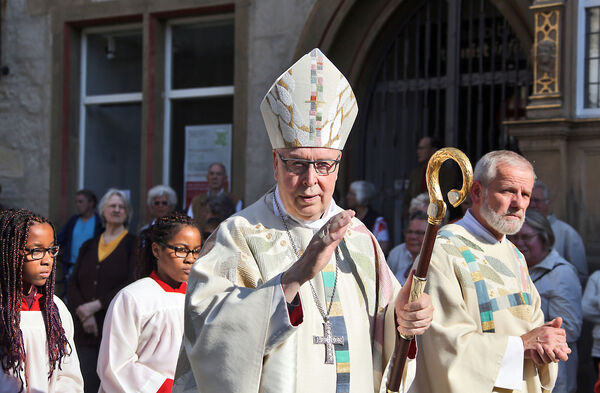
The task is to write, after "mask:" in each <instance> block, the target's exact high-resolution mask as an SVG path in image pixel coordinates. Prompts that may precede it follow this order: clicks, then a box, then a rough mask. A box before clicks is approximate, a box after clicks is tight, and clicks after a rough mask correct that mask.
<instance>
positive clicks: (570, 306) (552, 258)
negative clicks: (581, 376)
mask: <svg viewBox="0 0 600 393" xmlns="http://www.w3.org/2000/svg"><path fill="white" fill-rule="evenodd" d="M509 239H510V240H511V241H512V242H513V243H514V244H515V246H517V248H518V249H519V251H521V253H523V256H524V257H525V261H526V262H527V266H528V267H529V275H530V276H531V280H532V281H533V283H534V284H535V287H536V288H537V290H538V292H539V293H540V296H541V298H542V311H543V312H544V317H545V319H546V322H547V321H551V320H552V319H554V318H556V317H561V318H562V319H563V324H562V328H564V329H565V331H566V333H567V343H568V344H569V348H571V351H572V352H571V354H570V355H569V360H568V361H567V362H560V363H559V365H558V379H557V380H556V385H555V386H554V390H553V391H552V392H554V393H565V392H575V391H576V390H577V339H578V338H579V334H580V332H581V323H582V312H581V285H580V284H579V278H578V277H577V271H576V270H575V267H574V266H573V265H572V264H571V263H569V262H568V261H566V260H565V259H564V258H563V257H561V256H560V255H559V254H558V252H556V250H554V249H553V248H552V245H553V244H554V234H553V233H552V227H551V226H550V222H549V221H548V219H547V218H546V217H544V215H543V214H541V213H539V212H537V211H535V210H527V214H526V216H525V223H524V224H523V227H522V228H521V230H520V231H519V232H518V233H517V234H516V235H512V236H509Z"/></svg>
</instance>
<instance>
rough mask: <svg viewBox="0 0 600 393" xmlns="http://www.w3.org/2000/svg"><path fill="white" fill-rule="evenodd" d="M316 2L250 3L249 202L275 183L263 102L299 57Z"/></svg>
mask: <svg viewBox="0 0 600 393" xmlns="http://www.w3.org/2000/svg"><path fill="white" fill-rule="evenodd" d="M282 3H285V6H282ZM315 3H316V0H294V1H291V0H284V1H282V0H260V1H253V2H252V3H251V5H250V8H249V29H248V30H249V36H248V109H247V110H248V132H247V136H246V190H245V200H246V204H247V205H249V204H250V203H252V202H254V201H255V200H256V199H258V198H259V197H260V196H261V195H262V194H264V193H265V192H266V191H267V190H268V189H269V188H271V186H273V185H274V184H275V180H274V179H273V166H272V164H271V162H272V158H271V157H272V154H271V144H270V143H269V138H268V136H267V132H266V130H265V126H264V123H263V120H262V116H261V114H260V109H259V107H260V102H261V101H262V99H263V97H264V96H265V93H266V92H267V91H268V90H269V88H270V87H271V84H272V83H273V82H274V81H275V79H276V78H277V77H278V76H279V75H281V74H282V73H283V72H284V71H285V70H286V69H287V68H288V67H289V66H291V65H292V64H293V62H294V61H295V60H297V59H295V58H294V51H295V49H296V46H297V44H298V39H299V37H300V33H301V32H302V29H303V27H304V25H305V24H306V21H307V19H308V17H309V15H310V12H311V10H312V8H313V6H314V4H315ZM315 45H316V44H315Z"/></svg>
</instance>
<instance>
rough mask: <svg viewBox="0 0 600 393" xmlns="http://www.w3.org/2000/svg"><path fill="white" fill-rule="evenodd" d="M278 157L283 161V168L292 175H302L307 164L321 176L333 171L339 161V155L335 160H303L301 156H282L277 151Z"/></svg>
mask: <svg viewBox="0 0 600 393" xmlns="http://www.w3.org/2000/svg"><path fill="white" fill-rule="evenodd" d="M277 155H278V156H279V159H280V160H281V161H283V164H284V165H285V169H286V170H287V171H288V172H292V173H293V174H294V175H302V174H304V173H306V171H307V170H308V166H309V165H312V166H313V167H314V168H315V172H317V174H319V175H321V176H325V175H329V174H331V173H333V172H335V168H336V167H337V165H338V164H339V163H340V156H338V158H337V160H315V161H312V160H304V159H301V158H283V156H282V155H281V154H279V153H277Z"/></svg>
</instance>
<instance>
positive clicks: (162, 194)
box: [140, 184, 177, 232]
mask: <svg viewBox="0 0 600 393" xmlns="http://www.w3.org/2000/svg"><path fill="white" fill-rule="evenodd" d="M146 203H147V204H148V209H150V218H151V221H150V222H149V223H148V224H146V225H144V226H143V227H141V228H140V232H142V231H144V230H145V229H147V228H148V227H149V226H150V225H152V224H154V222H155V221H156V220H157V219H158V218H161V217H164V216H166V215H167V214H169V213H171V212H172V211H173V210H174V209H175V206H176V205H177V193H175V190H173V189H172V188H171V187H169V186H166V185H164V184H159V185H158V186H154V187H152V188H151V189H150V190H148V196H147V197H146Z"/></svg>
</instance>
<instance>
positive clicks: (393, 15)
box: [0, 0, 600, 270]
mask: <svg viewBox="0 0 600 393" xmlns="http://www.w3.org/2000/svg"><path fill="white" fill-rule="evenodd" d="M596 3H598V2H597V1H595V0H585V1H579V2H576V1H568V0H552V1H550V0H535V1H534V0H529V1H520V0H504V1H500V0H486V1H474V0H463V1H448V0H426V1H413V0H369V1H361V0H352V1H348V0H339V1H338V0H336V1H316V0H293V1H292V0H128V1H125V0H54V1H42V0H0V4H1V9H0V10H1V11H0V12H1V16H0V32H1V47H0V66H4V67H6V68H7V69H8V73H7V74H6V75H4V73H0V184H1V185H2V194H0V203H3V204H6V205H8V206H24V207H27V208H31V209H34V210H37V211H39V212H41V213H42V214H46V215H49V216H50V217H51V218H52V219H53V220H54V221H55V222H56V223H57V224H59V225H60V224H62V223H63V222H64V220H65V219H66V218H67V217H68V216H69V215H70V214H72V213H73V206H72V203H71V200H72V195H73V193H74V192H75V191H76V190H77V189H78V188H80V187H91V188H93V189H94V190H95V191H97V192H98V193H99V194H101V193H103V192H104V190H105V189H106V187H107V186H108V185H109V184H112V185H115V186H117V187H120V188H127V189H130V191H131V195H132V197H133V198H132V199H133V202H134V205H135V206H136V209H137V211H136V216H137V221H138V224H141V223H143V221H145V220H146V219H147V215H148V212H147V210H146V208H145V198H144V195H145V192H146V190H148V189H149V188H150V187H152V186H153V185H155V184H160V183H165V182H166V183H169V184H171V185H172V186H174V188H175V189H176V191H178V193H180V197H181V193H183V175H182V174H181V172H182V168H183V159H184V158H183V148H180V147H179V146H180V145H182V144H183V140H184V139H183V138H184V137H183V135H184V134H183V133H184V131H183V130H184V128H185V126H186V125H188V123H189V124H210V123H211V122H212V123H228V124H232V133H231V135H232V140H231V145H230V146H231V162H230V166H231V168H229V171H230V172H229V177H230V179H229V181H230V187H231V190H232V191H233V193H235V194H237V195H241V196H243V197H244V200H245V201H246V202H247V203H250V202H252V201H254V200H256V198H258V197H259V196H260V195H262V194H263V193H264V192H265V191H266V190H268V189H269V188H270V187H271V186H272V185H273V183H274V181H273V177H272V170H271V166H270V164H269V165H265V162H269V161H270V159H271V158H270V157H271V153H270V150H269V144H268V139H267V136H266V133H265V132H264V126H263V123H262V119H261V116H260V113H259V110H258V107H259V104H260V101H261V100H262V98H263V95H264V93H265V92H266V91H267V90H268V88H269V87H270V84H271V83H272V81H273V80H274V79H275V78H276V77H277V76H278V75H279V74H280V73H281V71H282V70H284V69H285V68H286V67H288V66H289V65H290V64H292V63H293V61H295V60H296V59H298V58H299V57H300V56H301V55H302V54H304V53H306V52H307V51H308V50H310V49H311V48H313V47H317V46H318V47H320V48H321V49H322V50H323V51H324V53H326V54H327V55H328V57H330V58H331V59H332V60H333V61H334V62H335V63H336V64H337V65H338V66H339V68H340V69H341V70H342V71H343V72H344V73H345V75H347V77H348V79H349V80H350V82H351V83H352V85H353V87H354V90H355V92H356V95H357V99H358V103H359V118H358V121H357V124H356V126H355V130H354V131H353V134H352V135H351V137H350V139H349V142H348V149H347V152H346V154H345V155H344V157H343V160H344V162H343V166H342V170H341V173H340V181H339V182H338V183H339V190H338V191H339V194H340V197H342V198H343V196H344V192H345V189H346V186H347V184H349V183H350V182H351V181H353V180H356V179H360V178H366V179H367V180H371V181H373V182H374V183H375V184H376V185H377V187H378V188H379V189H380V191H381V192H380V196H381V197H380V199H378V200H377V201H375V204H376V205H377V206H378V207H379V208H380V210H382V211H384V212H385V213H386V215H388V221H389V222H390V224H391V226H392V227H394V226H396V228H395V232H396V235H395V239H398V238H399V233H400V222H401V220H399V219H398V217H397V216H398V213H397V212H398V209H397V207H398V206H399V198H400V195H401V191H402V189H403V188H404V187H405V182H406V180H405V179H406V178H407V174H408V173H409V172H410V170H411V169H412V167H414V163H415V151H414V150H415V149H414V146H416V141H417V140H418V139H419V138H420V137H421V136H423V135H434V136H437V137H439V138H441V139H442V140H443V141H445V143H446V144H447V145H453V146H457V147H459V148H461V149H464V150H465V151H466V152H467V153H468V154H469V156H470V158H471V159H472V161H476V160H477V159H478V158H479V157H480V156H481V155H482V154H483V153H485V152H486V151H488V150H490V149H493V148H504V147H509V148H518V149H520V151H521V152H522V153H523V154H524V155H525V156H527V157H528V158H530V159H531V160H532V161H533V162H534V165H535V167H536V171H537V173H538V175H539V177H540V178H542V179H543V180H545V181H546V183H547V184H548V185H549V186H550V190H551V196H552V199H553V200H554V211H555V213H556V214H557V216H558V217H559V218H562V219H564V220H566V221H568V222H570V223H571V224H573V226H575V227H576V228H577V229H578V230H579V232H580V233H581V234H582V236H583V237H584V239H585V243H586V246H587V250H588V256H589V261H590V264H591V267H592V270H593V269H595V267H596V266H598V265H599V264H600V235H599V234H598V233H600V231H598V229H600V228H599V226H600V217H599V215H600V213H599V212H600V205H599V203H600V202H598V200H599V198H598V195H599V192H598V190H599V187H598V184H597V182H596V178H597V175H596V174H595V170H594V169H595V168H596V167H598V166H599V165H600V158H599V157H600V153H599V152H600V131H599V128H598V125H599V124H600V123H599V122H600V112H599V111H598V110H597V109H596V107H597V106H598V105H597V101H593V100H591V99H588V100H587V101H586V99H583V101H582V98H581V97H582V96H585V97H588V98H590V97H592V96H593V95H594V94H595V93H594V91H597V90H594V89H597V84H596V81H595V79H594V78H595V76H594V75H595V74H594V75H592V74H591V73H590V72H591V71H590V69H591V68H593V67H594V66H595V65H596V64H597V63H596V61H597V60H596V59H595V58H594V56H595V53H596V52H593V53H592V52H590V53H587V52H586V46H585V40H586V37H592V36H594V34H595V30H594V28H595V27H594V26H595V24H594V23H596V20H595V19H594V18H595V16H594V15H595V13H594V12H595V10H596V8H597V7H598V6H600V4H596ZM440 10H442V11H440ZM586 18H587V19H586ZM585 21H587V22H585ZM584 22H585V23H584ZM207 26H208V27H207ZM214 26H217V27H214ZM223 26H225V27H223ZM582 26H583V30H581V29H582ZM586 26H587V27H586ZM205 28H206V29H208V30H206V29H205ZM586 28H587V30H586ZM203 29H204V30H203ZM211 29H212V30H211ZM177 37H179V38H177ZM194 37H196V38H198V37H200V38H199V39H200V41H198V42H196V41H194V40H193V38H194ZM201 37H205V39H202V38H201ZM206 37H207V38H206ZM436 37H438V38H436ZM594 37H595V36H594ZM590 39H591V38H590ZM177 40H179V41H177ZM190 42H191V44H190ZM590 42H592V41H590ZM593 42H596V41H593ZM215 43H216V44H215ZM413 44H414V47H415V49H414V52H413V49H411V48H412V47H411V46H410V45H413ZM128 45H129V46H128ZM186 45H187V46H186ZM419 45H421V46H419ZM114 47H116V51H117V52H116V56H117V57H116V59H117V60H118V59H119V56H120V54H119V53H120V52H119V51H120V50H121V48H123V47H125V48H129V49H128V50H129V51H130V52H131V53H134V52H135V55H132V56H133V57H134V58H135V62H136V65H135V67H133V68H132V67H131V65H130V64H129V63H127V64H129V65H127V64H125V63H123V64H121V65H120V66H114V64H115V63H116V62H113V64H112V65H111V63H110V61H111V56H113V54H112V53H111V50H112V49H111V48H113V49H114ZM221 47H226V48H228V49H227V50H226V51H225V50H221V49H219V48H221ZM94 48H95V49H94ZM182 48H183V49H182ZM185 50H191V52H190V53H191V54H190V56H191V57H190V58H202V57H201V54H202V53H203V52H205V51H206V53H208V55H207V56H212V57H209V60H208V61H206V59H205V60H204V61H201V62H199V63H198V64H200V65H199V67H200V68H201V71H199V72H197V73H196V72H195V71H194V69H193V68H194V67H193V66H190V64H189V62H188V63H186V55H182V54H181V53H185ZM98 51H100V52H102V51H104V52H102V53H101V56H100V57H101V58H97V57H98ZM178 51H179V53H178ZM227 51H230V52H227ZM402 51H406V53H405V54H404V56H403V54H402V53H401V52H402ZM408 52H410V53H408ZM128 53H129V52H128ZM94 56H95V57H94ZM103 56H105V57H106V58H104V57H103ZM194 56H196V57H194ZM198 56H200V57H198ZM125 57H127V56H125ZM130 57H131V56H130ZM94 59H95V60H94ZM419 59H423V60H422V61H421V60H419ZM130 60H131V59H129V60H128V61H130ZM188 60H189V59H188ZM94 61H96V64H94V63H93V62H94ZM414 62H416V64H413V63H414ZM210 63H214V64H212V66H208V65H207V64H210ZM215 64H216V65H215ZM402 64H404V65H402ZM423 64H426V66H423ZM103 65H104V66H106V67H107V69H110V70H109V71H106V72H105V71H103V69H102V67H103ZM113 66H114V67H116V68H115V69H112V68H111V67H113ZM119 67H122V68H119ZM177 67H180V68H179V69H180V70H184V71H183V72H179V73H178V72H177V71H176V70H177ZM186 67H187V68H186ZM190 67H191V68H190ZM211 67H212V68H211ZM403 67H404V68H403ZM419 67H421V68H419ZM486 67H487V68H486ZM586 67H587V68H586ZM413 68H414V70H416V71H415V72H413V71H414V70H413ZM488 68H489V69H488ZM436 69H437V71H436ZM215 70H216V71H215ZM219 70H220V71H219ZM223 70H226V71H223ZM394 70H395V71H394ZM411 70H413V71H411ZM419 70H421V71H419ZM440 70H441V71H440ZM121 71H122V72H123V75H121V79H119V78H120V77H119V76H118V75H117V76H115V75H116V74H114V73H115V72H117V73H118V72H121ZM169 72H171V73H169ZM215 72H216V74H214V75H217V79H219V78H221V79H219V81H218V82H215V83H217V85H216V86H212V85H211V84H210V83H208V84H207V83H206V80H202V74H205V75H208V76H210V75H213V74H211V73H215ZM223 72H226V73H229V75H228V76H227V75H226V76H225V77H223V75H222V74H223ZM411 73H414V74H415V75H414V76H411ZM187 74H189V75H190V76H189V78H188V79H186V78H187ZM196 74H198V75H196ZM403 75H404V76H403ZM84 78H86V79H84ZM194 78H196V79H194ZM590 78H591V79H590ZM205 79H206V78H205ZM118 81H122V82H123V83H122V85H123V86H128V87H130V89H129V90H127V91H120V90H119V84H118V83H117V82H118ZM196 82H198V85H197V86H196V85H193V84H194V83H196ZM88 83H89V85H86V84H88ZM178 83H179V84H181V86H183V87H182V88H179V87H177V86H176V85H177V84H178ZM186 84H191V87H192V88H188V87H189V86H188V85H186ZM82 85H84V88H83V89H82ZM86 86H87V87H90V86H92V87H93V89H96V92H89V91H87V90H86ZM181 86H180V87H181ZM111 89H112V90H111ZM178 89H179V90H178ZM478 96H479V97H483V98H479V99H478V98H477V97H478ZM489 97H492V98H489ZM585 97H584V98H585ZM594 97H595V96H594ZM203 100H204V101H203ZM211 100H212V101H211ZM402 100H404V101H405V103H404V104H403V101H402ZM406 101H408V104H407V103H406ZM588 101H589V102H588ZM411 102H419V103H420V104H419V105H417V107H415V108H416V109H414V108H412V107H411V106H410V105H411ZM186 103H187V104H186ZM196 104H197V105H199V106H198V107H195V106H194V105H196ZM588 104H589V105H588ZM186 105H187V106H186ZM467 107H468V108H467ZM198 108H199V109H198ZM398 108H399V109H398ZM469 108H471V109H469ZM396 109H397V110H396ZM467 109H468V110H467ZM203 119H205V122H204V123H203ZM186 122H187V123H186ZM434 123H435V124H434ZM130 132H131V133H130ZM111 143H112V144H111ZM165 146H166V147H165ZM103 174H105V175H104V177H105V179H101V178H102V177H103ZM99 179H100V180H99ZM111 182H113V183H114V184H113V183H111ZM180 207H182V208H183V206H180Z"/></svg>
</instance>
